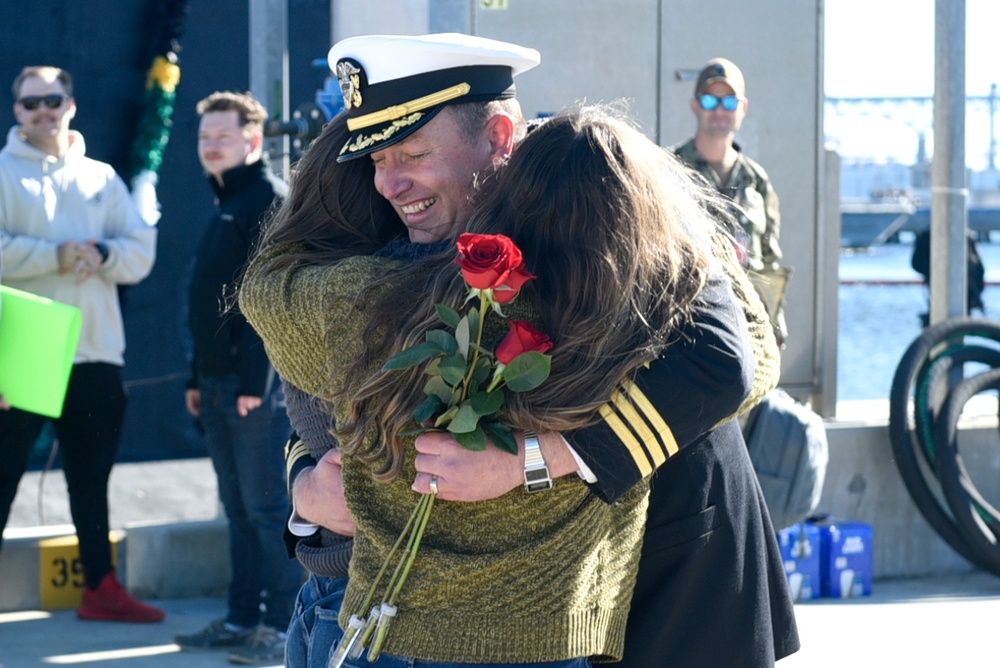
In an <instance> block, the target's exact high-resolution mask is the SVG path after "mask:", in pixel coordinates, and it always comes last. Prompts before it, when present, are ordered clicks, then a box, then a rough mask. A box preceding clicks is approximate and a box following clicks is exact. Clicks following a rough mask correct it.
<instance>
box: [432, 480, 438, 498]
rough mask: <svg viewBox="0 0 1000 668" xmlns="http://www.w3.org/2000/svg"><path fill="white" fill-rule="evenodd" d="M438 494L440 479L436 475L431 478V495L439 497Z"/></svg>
mask: <svg viewBox="0 0 1000 668" xmlns="http://www.w3.org/2000/svg"><path fill="white" fill-rule="evenodd" d="M437 493H438V477H437V476H436V475H432V476H431V494H433V495H434V496H437Z"/></svg>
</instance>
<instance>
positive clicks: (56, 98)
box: [17, 93, 66, 111]
mask: <svg viewBox="0 0 1000 668" xmlns="http://www.w3.org/2000/svg"><path fill="white" fill-rule="evenodd" d="M65 101H66V96H65V95H60V94H59V93H53V94H52V95H25V96H24V97H22V98H21V99H20V100H18V101H17V103H18V104H19V105H21V106H22V107H24V108H25V109H27V110H28V111H34V110H35V109H38V107H39V106H41V105H43V104H44V105H45V108H46V109H58V108H59V107H61V106H63V102H65Z"/></svg>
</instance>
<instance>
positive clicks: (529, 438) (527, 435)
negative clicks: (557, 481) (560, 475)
mask: <svg viewBox="0 0 1000 668" xmlns="http://www.w3.org/2000/svg"><path fill="white" fill-rule="evenodd" d="M524 489H526V490H527V491H529V492H542V491H545V490H547V489H552V476H551V475H550V473H549V467H548V465H546V463H545V458H544V457H542V448H541V444H540V443H539V442H538V435H537V434H535V433H534V432H532V431H526V432H524Z"/></svg>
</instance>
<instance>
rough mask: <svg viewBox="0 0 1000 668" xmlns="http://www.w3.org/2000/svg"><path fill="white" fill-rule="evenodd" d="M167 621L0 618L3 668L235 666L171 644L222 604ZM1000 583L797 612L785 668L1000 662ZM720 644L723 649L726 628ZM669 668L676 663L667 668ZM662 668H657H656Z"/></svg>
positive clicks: (175, 612) (931, 582)
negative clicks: (999, 636)
mask: <svg viewBox="0 0 1000 668" xmlns="http://www.w3.org/2000/svg"><path fill="white" fill-rule="evenodd" d="M155 603H157V604H158V605H160V606H162V607H163V608H164V609H166V611H167V618H166V620H165V621H164V622H162V623H159V624H115V623H109V622H83V621H80V620H78V619H77V618H76V615H75V613H74V612H73V611H72V610H60V611H56V612H51V613H50V612H42V611H34V610H26V611H22V612H9V613H0V666H3V668H41V667H44V666H52V665H73V666H80V667H86V666H113V667H114V668H161V667H162V668H171V667H176V668H210V667H215V668H218V667H221V666H226V665H229V663H228V661H227V654H226V653H225V652H223V651H220V652H181V651H180V650H179V648H178V647H177V646H176V645H174V644H173V643H172V641H171V639H172V638H173V637H174V635H175V634H177V633H185V632H189V631H191V630H193V629H197V628H200V627H201V626H203V625H204V624H207V623H208V622H209V621H211V620H212V619H215V618H217V617H219V616H221V615H223V614H224V612H225V602H224V601H223V600H222V599H213V598H196V599H180V600H178V599H174V600H162V601H155ZM998 617H1000V578H996V577H993V576H991V575H986V574H983V573H974V574H969V575H961V576H946V577H938V578H917V579H908V580H892V581H877V582H876V583H875V586H874V589H873V592H872V595H871V596H869V597H864V598H858V599H851V600H833V599H815V600H813V601H810V602H805V603H799V604H797V605H796V618H797V620H798V623H799V633H800V636H801V638H802V649H801V650H800V651H799V652H798V653H797V654H794V655H792V656H790V657H788V658H786V659H784V660H782V661H779V662H778V666H780V667H781V668H842V667H843V666H851V667H852V668H876V667H878V668H882V667H884V666H907V667H909V668H923V667H925V666H926V667H931V666H962V667H964V668H969V667H973V666H975V667H977V668H978V667H982V668H993V667H995V666H997V665H998V661H1000V657H998V655H997V646H996V640H995V635H994V634H995V620H996V619H997V618H998ZM720 633H721V634H722V635H721V636H720V639H719V642H725V630H724V629H720ZM664 665H665V666H669V665H670V663H669V662H665V663H664ZM650 668H656V667H650Z"/></svg>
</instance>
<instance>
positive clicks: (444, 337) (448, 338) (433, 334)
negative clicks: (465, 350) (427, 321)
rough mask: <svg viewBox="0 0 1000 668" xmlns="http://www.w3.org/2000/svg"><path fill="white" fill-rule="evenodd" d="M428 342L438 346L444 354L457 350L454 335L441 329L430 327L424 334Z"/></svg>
mask: <svg viewBox="0 0 1000 668" xmlns="http://www.w3.org/2000/svg"><path fill="white" fill-rule="evenodd" d="M426 339H427V342H428V343H433V344H434V345H436V346H438V347H439V348H440V349H441V350H442V351H443V352H444V353H445V354H446V355H451V354H452V353H454V352H455V351H456V350H458V342H457V341H456V340H455V337H454V336H452V335H451V334H450V333H448V332H446V331H444V330H443V329H432V330H430V331H429V332H427V334H426Z"/></svg>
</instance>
